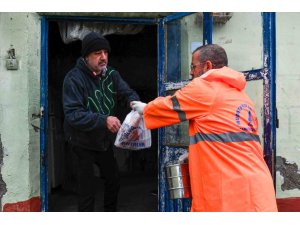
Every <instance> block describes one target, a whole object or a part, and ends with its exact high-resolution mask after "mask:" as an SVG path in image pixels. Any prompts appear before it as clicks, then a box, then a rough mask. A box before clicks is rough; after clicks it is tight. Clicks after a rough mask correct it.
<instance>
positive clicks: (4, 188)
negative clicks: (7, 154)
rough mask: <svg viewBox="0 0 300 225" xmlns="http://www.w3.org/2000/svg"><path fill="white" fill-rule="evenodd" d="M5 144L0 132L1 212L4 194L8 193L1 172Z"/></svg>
mask: <svg viewBox="0 0 300 225" xmlns="http://www.w3.org/2000/svg"><path fill="white" fill-rule="evenodd" d="M3 152H4V151H3V145H2V141H1V134H0V212H1V210H2V201H1V200H2V196H3V195H4V194H5V193H6V184H5V183H4V181H3V179H2V173H1V167H2V163H3V155H4V154H3Z"/></svg>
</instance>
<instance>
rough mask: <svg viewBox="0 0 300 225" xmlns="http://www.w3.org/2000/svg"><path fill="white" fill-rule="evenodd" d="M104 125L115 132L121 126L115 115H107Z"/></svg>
mask: <svg viewBox="0 0 300 225" xmlns="http://www.w3.org/2000/svg"><path fill="white" fill-rule="evenodd" d="M106 126H107V128H108V129H109V130H110V131H111V132H112V133H117V132H118V130H119V129H120V127H121V123H120V120H119V119H118V118H117V117H114V116H109V117H107V119H106Z"/></svg>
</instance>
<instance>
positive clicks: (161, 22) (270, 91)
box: [40, 12, 276, 211]
mask: <svg viewBox="0 0 300 225" xmlns="http://www.w3.org/2000/svg"><path fill="white" fill-rule="evenodd" d="M190 14H191V13H175V14H172V15H170V16H167V17H164V18H153V19H144V18H115V17H113V18H112V17H47V16H43V17H42V18H41V107H43V108H44V116H43V117H42V119H41V135H40V189H41V193H40V195H41V211H48V173H47V170H48V165H47V163H48V159H47V138H48V137H47V130H48V124H47V123H48V26H49V21H51V20H76V21H79V20H83V21H85V20H86V21H105V22H109V23H123V24H124V23H125V24H130V23H133V24H147V25H157V31H158V32H157V33H158V64H157V65H158V80H157V86H158V95H160V96H161V95H163V96H164V95H165V93H166V84H165V83H164V72H165V57H166V55H165V28H166V26H165V25H166V24H167V23H168V22H170V21H175V20H178V19H181V18H183V17H185V16H188V15H190ZM203 15H204V18H203V24H204V26H203V43H208V44H210V43H212V35H213V18H212V16H211V13H209V12H206V13H204V14H203ZM262 17H263V34H264V35H263V43H264V47H263V49H264V57H263V58H264V67H263V68H262V69H258V70H252V71H244V73H245V75H246V79H247V80H258V79H263V81H264V154H265V160H266V162H267V164H268V167H269V169H270V170H271V171H274V170H273V169H272V168H273V167H274V163H275V161H274V160H275V157H274V156H275V153H276V114H275V113H276V92H275V91H276V88H275V84H276V82H275V78H276V77H275V74H276V64H275V62H276V61H275V55H276V54H275V13H262ZM163 129H164V128H162V129H159V135H158V141H159V153H158V154H159V165H158V166H159V174H158V178H159V206H158V207H159V211H188V210H189V208H190V201H189V200H183V201H182V200H169V199H168V197H167V191H166V182H165V180H164V179H163V176H162V174H163V173H164V166H165V165H164V163H163V151H164V146H163V145H162V139H163V135H164V132H163ZM273 177H274V178H275V174H274V173H273ZM274 182H275V179H274Z"/></svg>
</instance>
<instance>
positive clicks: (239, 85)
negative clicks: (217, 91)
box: [200, 66, 246, 91]
mask: <svg viewBox="0 0 300 225" xmlns="http://www.w3.org/2000/svg"><path fill="white" fill-rule="evenodd" d="M200 78H201V79H204V80H207V81H219V82H222V83H226V84H228V85H229V86H231V87H234V88H236V89H238V90H240V91H241V90H243V89H244V88H245V86H246V79H245V76H244V74H243V73H241V72H238V71H235V70H233V69H230V68H229V67H226V66H224V67H222V68H221V69H212V70H209V71H207V72H206V73H205V74H203V75H202V76H200Z"/></svg>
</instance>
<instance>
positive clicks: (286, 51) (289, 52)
mask: <svg viewBox="0 0 300 225" xmlns="http://www.w3.org/2000/svg"><path fill="white" fill-rule="evenodd" d="M276 24H277V25H276V38H277V40H276V41H277V43H276V51H277V52H276V53H277V54H276V55H277V56H276V57H277V59H276V60H277V64H276V65H277V81H276V84H277V87H276V91H277V109H278V117H279V129H277V140H276V144H277V154H276V155H277V161H276V170H277V175H276V178H277V179H276V186H277V188H276V190H277V196H278V197H279V198H284V197H299V196H300V173H299V166H300V138H299V137H300V136H299V135H300V126H299V125H300V116H299V115H300V101H299V94H298V91H299V87H300V63H299V62H300V55H299V48H300V13H276Z"/></svg>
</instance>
